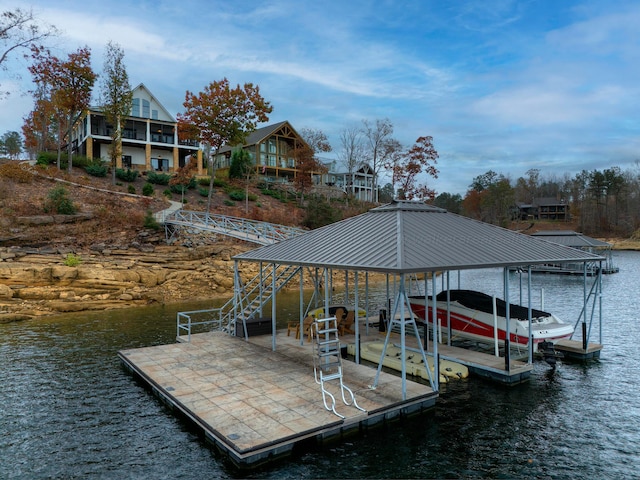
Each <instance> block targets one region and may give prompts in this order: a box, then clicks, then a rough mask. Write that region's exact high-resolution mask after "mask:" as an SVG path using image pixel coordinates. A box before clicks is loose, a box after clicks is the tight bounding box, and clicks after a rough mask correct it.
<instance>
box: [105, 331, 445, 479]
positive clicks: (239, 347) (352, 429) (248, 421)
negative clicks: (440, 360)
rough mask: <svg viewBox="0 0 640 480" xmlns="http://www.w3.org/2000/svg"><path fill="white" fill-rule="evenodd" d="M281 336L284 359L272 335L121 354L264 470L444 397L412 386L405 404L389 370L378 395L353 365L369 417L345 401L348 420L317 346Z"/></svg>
mask: <svg viewBox="0 0 640 480" xmlns="http://www.w3.org/2000/svg"><path fill="white" fill-rule="evenodd" d="M276 338H277V342H278V346H277V351H276V352H274V351H272V350H271V348H270V346H271V336H270V335H263V336H258V337H251V338H250V341H249V342H246V341H245V340H244V339H241V338H237V337H232V336H229V335H227V334H224V333H221V332H215V333H202V334H196V335H191V342H189V343H175V344H170V345H160V346H154V347H145V348H137V349H131V350H124V351H121V352H119V353H118V355H119V357H120V359H121V360H122V362H123V365H124V366H125V368H126V369H128V370H129V371H130V372H131V373H132V374H134V376H136V377H138V378H139V379H140V380H141V381H142V382H143V383H145V384H146V385H147V386H149V387H150V388H151V390H152V391H153V392H154V394H155V395H156V396H158V397H159V398H160V399H161V400H162V401H163V402H164V403H165V404H167V405H168V406H169V407H170V408H172V409H174V410H176V411H179V412H180V413H181V414H182V415H184V416H185V417H186V418H188V419H189V420H190V421H191V422H192V423H193V424H194V425H195V426H196V427H197V428H198V429H199V430H200V431H201V433H202V434H203V435H204V437H205V438H206V440H207V441H208V442H210V443H211V444H213V445H214V446H215V447H216V449H217V450H219V451H220V452H221V453H222V454H224V455H226V456H228V458H229V459H230V460H231V461H232V462H233V463H234V464H235V465H236V466H238V467H239V468H253V467H257V466H259V465H262V464H265V463H268V462H271V461H274V460H277V459H279V458H283V457H286V456H289V455H291V454H292V453H293V451H294V449H296V447H298V446H301V445H304V444H308V443H309V442H312V443H314V444H324V443H326V442H329V441H332V440H337V439H340V438H342V437H343V436H346V435H350V434H354V433H358V432H361V431H366V430H368V429H370V428H373V427H375V426H379V425H382V424H383V423H385V422H389V421H392V420H397V419H399V418H401V417H405V416H411V415H414V414H418V413H421V412H424V411H426V410H428V409H430V408H432V407H433V406H434V405H435V402H436V398H437V396H438V394H437V392H434V391H433V390H432V389H431V388H430V387H429V386H427V385H424V384H421V383H415V382H411V381H409V382H407V394H406V398H405V399H403V398H402V394H401V392H402V387H401V379H400V378H399V377H398V376H395V375H392V374H387V373H385V372H382V373H381V376H380V379H379V382H378V386H377V388H376V389H375V390H374V389H371V388H370V387H369V386H370V385H371V384H372V383H373V380H374V377H375V373H376V371H375V370H374V369H372V368H371V367H369V366H365V365H357V364H355V363H353V362H348V361H347V362H344V382H345V384H346V385H347V386H349V387H350V388H351V389H352V390H353V392H354V393H355V396H356V399H357V402H358V405H359V406H360V407H362V408H364V409H365V410H366V412H364V413H363V412H361V411H360V410H357V409H356V408H355V407H353V406H347V405H344V404H343V403H342V401H341V399H340V395H339V394H337V396H336V399H337V408H336V410H337V411H338V413H340V414H341V415H344V416H345V418H344V419H341V418H339V417H338V416H336V415H334V414H333V413H332V412H331V411H329V410H327V409H325V407H324V405H323V401H322V394H321V391H320V386H319V385H318V384H316V383H315V381H314V374H313V359H312V356H311V349H310V347H309V346H308V344H305V345H304V346H301V345H300V344H299V340H296V339H295V338H294V337H288V336H286V331H285V332H284V333H282V332H279V333H278V335H277V337H276ZM338 390H339V389H338V388H337V387H336V389H335V393H337V392H338Z"/></svg>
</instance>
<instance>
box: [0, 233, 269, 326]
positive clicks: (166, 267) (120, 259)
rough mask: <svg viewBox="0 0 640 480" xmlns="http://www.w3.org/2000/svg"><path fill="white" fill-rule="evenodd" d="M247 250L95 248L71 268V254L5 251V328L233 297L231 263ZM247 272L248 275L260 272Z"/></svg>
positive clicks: (0, 305)
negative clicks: (59, 316)
mask: <svg viewBox="0 0 640 480" xmlns="http://www.w3.org/2000/svg"><path fill="white" fill-rule="evenodd" d="M247 248H248V247H243V246H240V245H238V244H234V243H217V244H214V245H199V246H194V247H184V246H177V245H174V246H170V245H159V246H154V245H152V244H141V245H135V246H133V247H127V248H126V249H119V248H117V247H116V248H107V246H105V245H94V246H93V247H92V248H91V249H90V250H88V251H86V252H75V253H74V255H76V256H77V257H78V258H79V259H80V263H79V264H78V265H77V266H67V265H65V260H66V258H67V255H68V254H69V253H71V250H70V249H64V248H57V249H56V248H38V249H36V248H19V247H5V248H0V323H5V322H11V321H18V320H25V319H30V318H34V317H38V316H42V315H51V314H56V313H61V312H77V311H84V310H106V309H113V308H124V307H130V306H139V305H148V304H151V303H156V302H159V303H174V302H185V301H192V300H194V301H195V300H206V299H213V298H216V297H223V298H228V297H231V295H232V293H233V268H234V262H233V261H232V260H231V257H233V255H236V254H238V253H241V252H243V251H245V250H246V249H247ZM67 263H69V262H67ZM240 268H242V269H243V270H242V272H241V273H242V274H243V276H244V275H250V274H251V273H252V272H251V271H249V270H252V269H256V268H257V266H255V265H252V264H241V265H240Z"/></svg>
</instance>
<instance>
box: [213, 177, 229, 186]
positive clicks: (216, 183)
mask: <svg viewBox="0 0 640 480" xmlns="http://www.w3.org/2000/svg"><path fill="white" fill-rule="evenodd" d="M213 186H214V187H218V188H224V187H226V186H227V182H225V181H224V180H222V179H221V178H214V179H213Z"/></svg>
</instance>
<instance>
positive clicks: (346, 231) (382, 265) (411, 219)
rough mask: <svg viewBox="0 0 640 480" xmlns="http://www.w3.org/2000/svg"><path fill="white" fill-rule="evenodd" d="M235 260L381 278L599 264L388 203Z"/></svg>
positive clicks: (420, 206) (524, 238) (528, 239)
mask: <svg viewBox="0 0 640 480" xmlns="http://www.w3.org/2000/svg"><path fill="white" fill-rule="evenodd" d="M234 259H236V260H239V261H252V262H265V263H276V264H291V265H303V266H314V267H330V268H338V269H347V270H365V271H377V272H386V273H401V272H404V273H415V272H427V271H440V270H463V269H475V268H489V267H503V266H526V265H536V264H543V263H551V262H558V263H563V262H585V261H594V260H595V261H598V260H604V258H603V257H601V256H598V255H593V254H591V253H588V252H585V251H582V250H578V249H575V248H571V247H567V246H564V245H558V244H557V243H552V242H548V241H545V240H542V239H540V238H535V237H532V236H530V235H525V234H521V233H517V232H514V231H512V230H507V229H505V228H501V227H497V226H495V225H491V224H488V223H484V222H480V221H478V220H473V219H471V218H467V217H463V216H460V215H456V214H453V213H449V212H447V211H446V210H443V209H441V208H437V207H433V206H430V205H426V204H424V203H418V202H409V201H394V202H392V203H390V204H387V205H383V206H381V207H377V208H374V209H372V210H370V211H369V212H367V213H364V214H361V215H358V216H356V217H352V218H348V219H345V220H342V221H339V222H336V223H333V224H331V225H327V226H325V227H322V228H318V229H316V230H312V231H310V232H308V233H305V234H303V235H300V236H298V237H294V238H291V239H288V240H283V241H281V242H279V243H276V244H274V245H268V246H264V247H260V248H257V249H255V250H251V251H248V252H245V253H242V254H240V255H236V256H235V257H234Z"/></svg>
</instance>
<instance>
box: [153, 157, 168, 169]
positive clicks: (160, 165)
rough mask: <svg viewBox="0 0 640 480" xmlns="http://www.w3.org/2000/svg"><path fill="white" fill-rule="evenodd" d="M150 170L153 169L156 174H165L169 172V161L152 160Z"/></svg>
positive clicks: (163, 159)
mask: <svg viewBox="0 0 640 480" xmlns="http://www.w3.org/2000/svg"><path fill="white" fill-rule="evenodd" d="M151 168H153V169H154V170H155V171H156V172H167V171H169V159H168V158H152V159H151Z"/></svg>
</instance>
